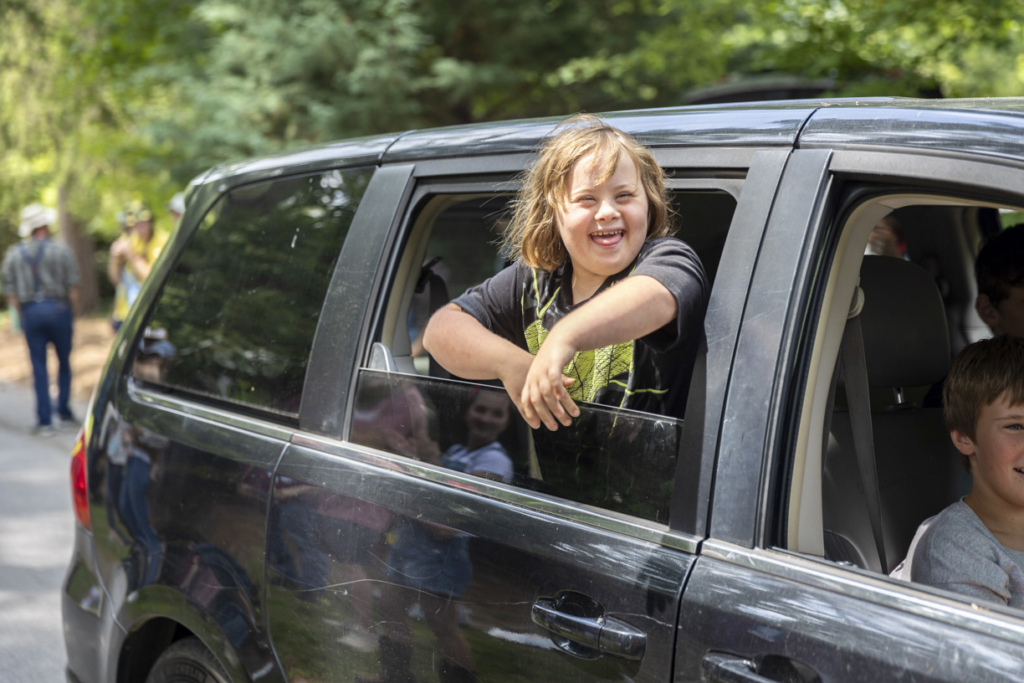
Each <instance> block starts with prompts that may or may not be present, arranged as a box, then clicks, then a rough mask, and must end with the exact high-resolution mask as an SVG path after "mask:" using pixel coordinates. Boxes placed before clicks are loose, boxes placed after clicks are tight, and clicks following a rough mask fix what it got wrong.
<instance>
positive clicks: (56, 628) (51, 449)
mask: <svg viewBox="0 0 1024 683" xmlns="http://www.w3.org/2000/svg"><path fill="white" fill-rule="evenodd" d="M73 409H77V414H78V415H81V414H82V413H83V412H84V409H85V408H84V406H81V405H78V406H74V408H73ZM33 413H34V398H33V394H32V392H31V390H29V389H27V388H23V387H20V386H15V385H11V384H0V680H3V681H12V683H13V682H17V683H36V682H38V683H62V682H63V681H64V666H65V664H66V662H67V658H66V656H65V654H64V635H63V631H62V629H61V618H60V586H61V582H62V580H63V578H64V571H65V570H66V569H67V565H68V560H69V559H70V558H71V544H72V540H73V538H74V513H73V511H72V509H71V486H70V474H69V465H70V455H71V447H72V445H73V442H74V440H75V433H73V432H70V431H62V432H58V434H57V435H56V436H53V437H49V438H40V437H33V436H30V435H29V427H30V426H31V424H32V423H33Z"/></svg>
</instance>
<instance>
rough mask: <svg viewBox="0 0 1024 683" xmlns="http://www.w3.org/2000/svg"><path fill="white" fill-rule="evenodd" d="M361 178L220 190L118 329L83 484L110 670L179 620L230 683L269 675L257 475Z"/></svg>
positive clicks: (277, 438) (261, 479)
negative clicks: (105, 610) (104, 602)
mask: <svg viewBox="0 0 1024 683" xmlns="http://www.w3.org/2000/svg"><path fill="white" fill-rule="evenodd" d="M372 173H373V169H372V167H365V166H364V167H362V168H360V169H357V170H346V171H327V172H323V173H315V174H306V175H300V176H293V177H286V178H281V177H278V178H276V179H274V180H270V181H265V182H256V183H250V184H247V185H244V186H242V187H235V188H232V189H230V190H229V191H227V192H224V193H223V194H222V196H221V197H220V198H219V199H218V200H217V201H216V202H213V205H212V207H210V208H209V210H208V211H207V212H206V213H205V216H204V217H203V218H202V220H201V221H197V222H198V225H197V226H195V227H194V228H193V229H192V230H191V232H190V234H189V235H187V240H186V239H185V237H186V236H185V235H181V236H180V239H179V240H178V241H177V242H175V247H174V248H175V252H174V253H173V254H171V253H169V254H168V255H167V257H166V258H165V260H164V261H161V266H160V267H159V268H158V270H157V271H155V272H154V274H153V281H152V285H151V286H150V287H148V288H147V289H146V290H145V294H144V296H143V298H142V299H141V300H140V302H139V304H138V306H139V309H138V310H137V311H136V315H134V316H133V317H132V318H131V319H130V321H129V322H128V323H126V329H125V330H123V331H122V334H121V336H120V337H119V338H118V339H119V341H118V348H117V349H116V351H115V354H114V357H113V360H112V362H111V363H112V368H113V369H112V370H111V371H110V372H108V373H107V376H106V380H105V384H104V385H103V386H102V387H101V388H100V391H99V397H100V398H99V403H100V405H105V406H106V408H105V412H104V415H103V416H102V419H101V421H100V424H99V425H98V429H97V434H98V437H97V438H96V439H95V440H94V442H95V445H94V449H95V451H94V456H93V459H92V463H93V464H92V467H93V472H92V474H91V478H90V483H91V485H92V489H93V496H94V500H96V501H97V502H98V503H99V504H96V505H94V512H93V516H92V517H93V520H94V535H93V539H94V543H95V548H96V564H97V568H98V572H99V575H100V576H101V578H102V581H103V585H104V587H105V588H106V590H107V595H108V598H109V600H110V604H111V605H112V610H113V613H114V620H115V622H116V624H117V625H118V627H119V628H118V629H115V630H114V632H113V634H112V636H111V637H112V639H113V640H114V641H115V643H116V645H122V644H123V647H124V651H125V652H127V653H129V654H127V655H125V656H124V657H123V658H119V659H120V661H119V660H118V659H115V660H114V661H113V662H110V663H109V666H110V667H111V671H112V672H113V671H114V670H120V671H122V672H124V671H137V670H142V671H145V670H147V669H148V666H149V665H151V664H152V661H153V660H154V659H155V658H156V656H157V655H158V654H159V652H160V648H161V647H164V646H166V645H168V644H170V642H171V640H172V639H173V637H174V634H175V632H176V631H175V629H176V628H178V625H179V624H180V625H182V626H183V627H184V628H186V629H188V630H189V631H190V632H191V633H193V634H195V635H196V636H197V637H199V638H200V639H201V640H202V641H203V642H204V643H207V644H208V646H209V647H210V648H211V649H212V650H213V651H214V653H215V655H216V656H217V657H218V659H219V660H220V661H221V662H223V665H224V667H225V668H226V669H227V670H228V671H229V672H230V674H231V675H232V677H233V678H234V679H236V680H240V679H242V678H243V677H245V676H246V675H247V674H246V673H245V672H247V671H248V672H262V675H263V676H270V677H271V678H268V680H270V679H272V678H273V677H275V676H278V677H279V676H280V672H279V671H278V670H277V665H276V660H275V659H274V657H273V653H272V651H271V649H270V643H269V640H268V639H267V638H266V620H265V619H266V613H265V610H264V606H263V598H264V590H263V580H264V545H265V537H266V527H265V524H266V511H267V507H268V504H269V494H270V485H271V476H272V474H273V471H274V468H275V466H276V465H277V462H278V460H279V459H280V457H281V454H282V452H283V450H284V448H285V446H286V444H287V443H288V440H289V439H290V437H291V434H292V433H293V431H294V429H295V428H296V426H297V417H298V412H299V404H300V403H299V402H300V398H301V396H302V391H303V382H304V379H305V375H306V367H307V363H308V359H309V352H310V349H311V347H312V344H313V336H314V333H315V331H316V320H317V318H318V316H319V314H320V309H321V306H322V304H323V301H324V296H325V294H326V291H327V285H328V283H329V281H330V278H331V275H332V273H333V266H334V264H335V262H336V260H337V258H338V254H339V253H340V251H341V247H342V243H343V242H344V241H345V236H346V233H347V231H348V225H349V223H350V221H351V216H352V214H353V213H354V211H355V207H356V206H357V205H358V203H359V198H360V195H361V194H362V191H363V189H364V188H365V186H366V183H367V182H368V180H369V178H370V177H371V175H372ZM197 218H198V217H197ZM183 242H184V245H183V246H182V243H183ZM147 284H149V283H147ZM156 285H159V286H156ZM268 310H269V311H274V314H273V316H270V317H266V316H265V312H266V311H268ZM107 392H110V395H112V396H113V400H111V401H109V402H107V401H106V400H105V399H106V395H107ZM121 641H123V643H122V642H121ZM111 652H112V653H113V654H114V655H115V656H116V655H117V654H118V653H119V652H120V648H119V647H116V646H115V647H112V648H111ZM111 675H113V673H112V674H111ZM123 675H130V674H123Z"/></svg>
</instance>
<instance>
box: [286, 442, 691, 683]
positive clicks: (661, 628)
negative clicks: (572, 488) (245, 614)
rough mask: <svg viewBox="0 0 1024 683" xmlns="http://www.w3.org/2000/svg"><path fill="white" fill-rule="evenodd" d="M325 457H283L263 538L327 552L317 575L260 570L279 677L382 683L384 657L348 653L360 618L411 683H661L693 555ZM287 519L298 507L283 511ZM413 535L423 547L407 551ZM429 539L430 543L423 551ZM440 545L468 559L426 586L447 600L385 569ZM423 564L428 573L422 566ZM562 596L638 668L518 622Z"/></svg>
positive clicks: (397, 470)
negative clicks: (590, 615) (597, 608)
mask: <svg viewBox="0 0 1024 683" xmlns="http://www.w3.org/2000/svg"><path fill="white" fill-rule="evenodd" d="M325 446H326V447H327V449H326V450H324V449H314V448H310V447H307V446H292V447H291V448H289V450H288V452H287V453H286V454H285V456H284V459H283V461H282V463H281V467H280V468H279V470H278V474H277V479H276V481H275V497H274V505H275V508H276V509H279V510H280V511H281V512H280V515H279V516H278V518H279V526H278V527H276V529H278V530H279V531H276V532H274V533H279V534H280V536H279V537H278V538H280V539H282V540H284V544H282V545H285V544H286V545H287V546H288V547H294V548H300V547H305V548H310V547H316V548H319V549H320V550H321V551H322V552H324V557H322V558H321V560H320V562H321V564H320V565H319V566H316V564H315V563H311V565H312V566H311V568H304V567H302V566H301V563H299V565H295V564H288V565H287V566H285V567H284V568H281V567H280V566H277V567H271V568H270V569H268V572H269V577H270V578H269V584H268V587H269V592H268V604H269V606H270V610H271V613H270V624H271V630H272V633H273V638H274V643H275V646H276V648H277V652H278V654H279V656H280V658H281V662H282V665H283V666H284V668H285V671H286V673H287V674H288V675H289V677H290V678H292V679H293V680H294V679H295V678H296V677H298V676H303V677H305V678H307V679H308V680H328V679H329V680H336V681H348V680H353V679H354V678H355V677H356V676H368V677H372V676H373V675H375V674H376V673H380V672H381V671H382V667H383V673H384V675H385V676H387V675H388V671H392V669H389V668H388V666H389V665H388V664H386V663H383V662H386V661H387V660H386V658H387V656H388V654H389V653H390V652H391V651H392V650H391V649H389V646H385V645H383V644H381V643H378V647H379V654H378V653H377V652H374V651H373V650H370V649H369V648H367V651H360V650H359V649H358V648H356V647H355V645H358V641H357V640H355V639H353V640H346V636H347V634H350V633H351V632H352V630H354V629H353V628H352V622H353V620H357V618H358V611H359V606H358V605H360V604H362V606H363V608H364V609H370V611H371V613H372V619H373V620H374V623H375V624H376V628H377V630H378V632H380V631H383V632H384V634H385V635H384V636H383V637H382V640H383V639H384V638H393V639H397V638H398V635H396V632H400V631H405V632H406V635H405V637H406V638H410V639H411V643H412V646H411V649H412V654H411V659H412V663H411V670H412V672H413V673H414V674H415V675H416V676H417V677H420V679H421V680H425V679H429V678H430V676H432V671H431V669H433V668H435V667H437V666H438V662H441V661H452V660H454V661H459V662H460V663H462V665H463V666H464V667H465V668H467V669H470V670H475V671H476V672H477V674H478V675H479V676H480V677H481V678H482V679H483V680H510V681H511V680H536V678H537V676H538V672H544V675H545V676H548V675H550V676H551V677H553V678H571V679H573V680H598V679H604V678H608V677H615V678H617V677H620V676H629V677H630V678H631V679H632V680H643V681H660V680H666V679H667V677H668V676H669V670H670V666H671V660H672V646H671V641H672V638H673V634H674V623H675V609H676V605H677V604H678V597H679V593H680V589H681V586H682V584H683V581H684V579H685V575H686V572H687V570H688V568H689V566H690V564H691V563H692V561H693V556H692V555H690V554H689V553H686V552H682V551H679V550H674V549H670V548H666V547H664V546H661V545H658V544H654V543H650V542H646V541H639V540H636V539H633V538H631V537H629V536H625V535H622V534H617V533H613V532H608V531H604V530H601V529H597V528H594V527H591V526H589V525H586V524H579V523H576V522H573V521H571V520H568V519H564V518H551V517H549V516H547V515H544V514H538V513H537V512H535V511H532V510H529V509H523V508H521V507H518V506H513V505H509V504H507V503H503V502H500V501H496V500H493V499H489V498H487V497H482V496H479V495H476V494H475V493H474V492H473V489H474V483H475V481H474V480H475V479H476V478H474V477H471V476H468V475H464V474H460V473H452V472H451V471H445V470H442V471H441V472H438V474H439V476H443V477H445V478H446V479H447V480H448V481H447V482H445V483H437V482H434V481H428V480H425V479H423V478H421V477H415V476H409V475H408V474H404V473H403V469H404V468H403V464H404V463H402V462H401V461H402V459H401V458H388V457H386V456H380V457H376V458H375V457H373V454H372V452H366V451H364V450H363V449H353V450H354V451H356V452H355V453H352V455H360V456H361V458H360V459H361V460H362V461H363V462H360V461H358V460H356V459H354V458H349V457H344V456H346V455H348V454H349V450H348V448H349V447H347V446H345V445H344V444H338V445H336V446H334V447H331V446H330V444H329V443H328V444H325ZM329 451H335V452H337V453H339V454H341V455H342V457H338V456H337V455H334V454H332V453H331V452H329ZM366 462H369V463H371V464H365V463H366ZM477 481H478V480H477ZM295 489H304V491H302V492H299V493H294V491H295ZM303 496H308V497H307V498H305V499H303ZM297 505H298V506H301V507H303V508H304V509H302V510H291V511H290V510H289V509H288V508H289V506H297ZM271 514H272V516H275V513H274V512H272V513H271ZM496 518H500V519H501V520H502V523H501V524H500V525H495V524H494V523H493V520H494V519H496ZM412 527H417V528H418V529H419V531H416V532H412V533H414V534H426V536H423V535H420V536H418V537H417V538H418V540H416V541H409V540H408V539H409V533H410V532H409V529H410V528H412ZM431 533H437V534H438V536H437V537H436V538H435V540H434V541H430V540H428V539H429V538H430V536H429V535H430V534H431ZM367 536H368V538H367ZM453 536H454V538H453ZM361 538H362V540H361ZM452 540H454V541H457V542H458V543H457V545H459V546H460V547H461V545H462V543H463V542H465V543H466V544H467V545H468V554H466V555H464V556H460V558H459V559H458V560H457V561H454V560H453V561H451V562H449V563H448V564H445V565H444V568H443V569H442V570H440V572H441V574H442V575H443V578H438V579H437V580H438V582H441V583H443V582H444V580H449V576H448V575H449V573H450V574H451V577H450V582H451V590H452V591H453V593H451V594H449V595H444V594H443V592H438V591H441V589H440V588H437V587H433V585H432V584H430V585H431V587H430V588H426V587H415V586H410V585H407V584H406V583H405V582H406V581H407V580H409V576H408V575H403V573H402V572H403V569H406V570H407V569H408V567H410V566H418V564H417V563H416V562H415V561H414V562H405V563H403V562H402V561H400V560H398V559H396V558H397V557H398V554H399V553H400V552H401V551H400V550H399V546H401V545H402V544H404V543H407V542H409V543H413V544H415V547H416V548H417V550H416V552H424V553H430V552H448V551H449V550H450V549H451V548H454V547H455V546H454V545H452V544H451V543H450V541H452ZM271 544H272V546H274V545H276V544H275V542H274V541H271ZM424 544H425V545H426V546H428V547H430V548H432V549H431V550H428V549H427V548H425V547H424ZM360 545H362V546H363V548H362V550H361V551H353V550H352V549H353V548H356V547H358V546H360ZM407 549H408V548H407ZM451 552H455V551H454V550H451ZM459 552H461V550H460V551H459ZM338 553H341V559H337V558H338ZM346 553H353V554H354V555H355V556H352V557H345V555H346ZM422 561H423V563H424V566H430V565H429V558H427V557H426V556H424V557H423V558H422ZM310 574H312V575H310ZM456 575H458V576H456ZM429 577H430V578H434V575H433V574H430V575H429ZM420 578H422V577H420ZM561 591H574V592H577V593H579V594H582V595H585V596H587V597H588V598H590V599H592V600H593V601H594V602H596V603H598V604H600V605H601V607H603V609H604V610H605V611H606V615H607V616H608V617H618V618H620V619H621V620H623V621H625V622H627V623H628V624H630V625H632V626H633V627H635V628H636V629H638V630H639V631H641V632H643V633H644V634H645V635H646V638H647V642H646V654H645V655H644V657H643V661H642V662H635V661H631V660H627V659H622V658H616V657H611V656H604V657H601V658H599V659H593V660H589V659H583V658H579V657H573V656H570V655H567V654H565V653H563V652H562V651H561V650H559V649H558V648H557V647H556V646H555V645H554V644H553V643H552V641H551V639H550V638H549V637H548V635H547V634H545V633H544V632H543V631H541V630H539V629H538V627H537V626H536V625H535V624H534V623H533V622H532V621H531V606H532V605H533V604H534V602H535V601H536V600H537V599H538V598H541V597H553V596H556V595H558V594H559V592H561ZM362 601H370V602H371V603H372V604H365V603H363V602H362ZM417 605H418V607H417ZM371 608H372V609H371ZM378 620H379V621H378ZM339 639H340V640H339ZM339 643H340V644H339ZM378 656H379V657H380V658H381V659H378ZM406 656H408V655H406ZM328 672H329V673H328ZM393 675H397V674H393Z"/></svg>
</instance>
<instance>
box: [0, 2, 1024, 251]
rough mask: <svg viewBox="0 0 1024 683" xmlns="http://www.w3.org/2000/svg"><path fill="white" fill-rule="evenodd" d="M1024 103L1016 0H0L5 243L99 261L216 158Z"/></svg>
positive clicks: (1022, 28)
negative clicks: (933, 105)
mask: <svg viewBox="0 0 1024 683" xmlns="http://www.w3.org/2000/svg"><path fill="white" fill-rule="evenodd" d="M788 87H791V92H794V93H799V94H802V95H804V96H819V95H820V96H857V97H864V96H879V95H905V96H930V97H939V96H941V97H978V96H1005V95H1024V8H1022V6H1021V4H1020V2H1019V0H948V1H947V2H941V3H936V2H933V1H932V0H928V1H927V2H926V1H925V0H885V1H883V0H717V1H716V0H519V1H518V2H514V3H512V2H502V1H499V0H462V2H459V3H451V2H449V1H448V0H0V248H6V246H7V245H8V244H10V243H11V242H13V241H14V239H15V231H16V227H17V214H18V210H19V209H20V207H21V206H23V205H24V204H27V203H29V202H31V201H37V200H43V201H44V202H46V203H48V204H50V205H51V206H55V207H59V208H60V209H61V224H62V225H61V227H62V230H63V231H64V234H65V236H66V238H67V239H68V241H69V243H71V244H72V246H73V247H75V248H76V252H78V253H79V255H80V258H81V259H82V260H83V264H85V263H88V262H89V261H90V260H91V259H92V258H93V257H92V255H91V253H89V249H90V247H91V246H92V245H93V244H94V243H95V245H96V249H97V253H98V254H99V257H98V258H100V260H102V258H103V256H104V254H105V247H106V245H107V244H109V242H110V240H111V239H113V237H115V236H116V232H117V225H116V223H115V220H114V216H115V213H116V212H117V210H119V209H120V208H121V207H122V206H123V205H124V203H125V202H126V201H128V200H129V199H133V198H141V199H145V200H147V201H148V202H149V203H150V204H151V205H152V206H153V208H154V209H155V210H156V212H157V227H158V229H159V228H165V229H166V228H169V227H170V226H169V218H168V216H167V214H166V211H165V204H166V202H167V200H168V199H169V198H170V196H171V195H172V194H174V193H175V192H177V191H180V190H181V189H183V188H184V186H185V185H186V184H187V183H188V181H189V180H190V179H191V178H193V177H195V176H196V175H197V174H199V173H201V172H202V171H204V170H205V169H207V168H209V167H210V166H212V165H214V164H217V163H221V162H224V161H229V160H233V159H238V158H240V157H244V156H252V155H258V154H265V153H269V152H274V151H277V150H280V149H284V148H289V147H295V146H298V145H302V144H307V143H317V142H323V141H327V140H332V139H340V138H347V137H353V136H359V135H370V134H374V133H382V132H388V131H398V130H405V129H410V128H420V127H427V126H442V125H448V124H461V123H468V122H473V121H487V120H496V119H508V118H519V117H534V116H555V115H567V114H570V113H573V112H576V111H579V110H586V111H592V112H600V111H609V110H615V109H625V108H634V107H650V106H673V105H679V104H685V103H687V102H692V101H697V102H700V101H722V100H729V99H735V98H744V97H755V96H757V94H758V93H759V92H760V91H764V92H767V93H774V94H775V95H776V96H777V95H778V94H779V93H783V92H785V91H786V88H788Z"/></svg>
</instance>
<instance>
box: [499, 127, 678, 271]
mask: <svg viewBox="0 0 1024 683" xmlns="http://www.w3.org/2000/svg"><path fill="white" fill-rule="evenodd" d="M591 153H594V154H596V157H597V158H598V159H601V160H603V161H604V162H605V164H606V165H605V168H604V169H602V170H601V174H600V178H601V182H605V181H607V180H608V179H609V178H611V176H612V174H613V173H615V168H616V166H617V165H618V163H619V159H620V158H621V156H622V154H623V153H625V154H626V156H628V157H629V158H630V159H632V160H633V163H635V164H636V168H637V173H638V175H639V176H640V184H641V185H642V186H643V188H644V193H645V194H646V195H647V203H648V215H647V239H651V238H654V237H664V236H665V235H668V234H669V233H670V232H671V221H670V209H669V201H668V193H667V191H666V190H665V179H664V175H663V173H662V171H661V167H660V166H659V165H658V162H657V161H656V160H655V158H654V155H653V154H651V152H650V150H648V149H647V148H646V147H644V146H643V145H641V144H640V143H639V142H637V141H636V140H634V139H633V138H632V137H631V136H630V135H628V134H627V133H624V132H622V131H621V130H619V129H618V128H615V127H614V126H611V125H609V124H608V123H606V122H605V121H603V120H601V119H600V118H598V117H596V116H591V115H589V114H578V115H576V116H573V117H572V118H570V119H567V120H566V121H563V122H562V123H561V124H560V125H559V126H558V127H557V128H556V129H555V131H554V135H553V136H552V137H551V138H549V139H548V141H547V142H546V143H545V145H544V147H543V148H542V149H541V152H540V158H538V159H537V162H536V163H535V164H534V165H533V166H532V167H531V168H530V169H529V170H528V171H527V172H526V173H525V174H524V176H523V186H522V189H521V190H520V191H519V196H518V197H517V198H516V201H515V204H514V210H513V214H512V220H511V221H510V223H509V225H508V228H507V229H506V230H505V236H504V240H503V246H504V250H505V253H506V254H507V255H508V256H509V258H510V259H512V260H515V259H516V258H518V257H520V256H521V257H522V259H523V261H524V262H525V263H526V265H528V266H530V267H531V268H540V269H542V270H547V271H552V270H555V269H556V268H558V267H559V266H560V265H562V263H564V262H565V259H566V257H567V256H568V252H566V250H565V245H564V244H563V243H562V238H561V236H560V235H559V232H558V209H559V207H560V206H561V204H562V202H563V201H564V200H565V197H566V194H567V185H568V183H569V181H570V178H571V177H572V169H573V166H574V165H575V163H576V162H577V161H578V160H579V159H581V158H583V157H584V156H587V155H588V154H591Z"/></svg>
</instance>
